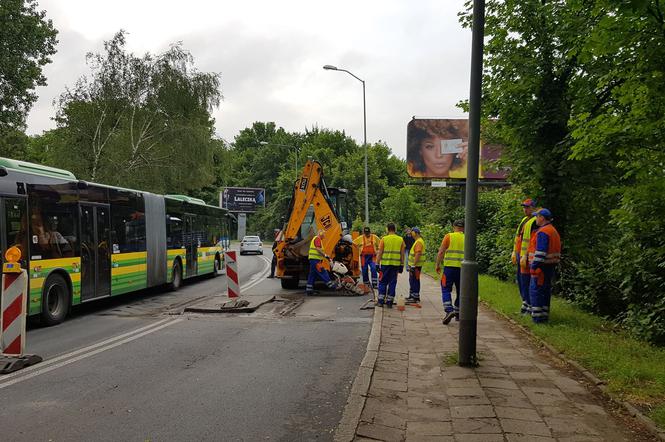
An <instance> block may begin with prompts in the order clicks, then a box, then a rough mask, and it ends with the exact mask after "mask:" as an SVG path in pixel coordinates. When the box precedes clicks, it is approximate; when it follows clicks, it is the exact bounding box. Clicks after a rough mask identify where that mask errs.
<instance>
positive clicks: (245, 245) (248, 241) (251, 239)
mask: <svg viewBox="0 0 665 442" xmlns="http://www.w3.org/2000/svg"><path fill="white" fill-rule="evenodd" d="M249 252H252V253H258V254H259V255H263V243H262V242H261V238H259V237H258V236H245V237H244V238H243V239H242V241H240V254H241V255H244V254H246V253H249Z"/></svg>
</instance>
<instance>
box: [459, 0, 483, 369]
mask: <svg viewBox="0 0 665 442" xmlns="http://www.w3.org/2000/svg"><path fill="white" fill-rule="evenodd" d="M472 26H473V27H472V28H471V31H472V40H471V87H470V93H469V152H468V157H467V158H468V162H467V173H466V209H465V212H464V260H463V261H462V275H461V287H460V292H461V299H460V325H459V365H461V366H463V367H469V366H475V365H477V363H478V359H477V356H476V335H477V330H478V262H477V261H476V227H477V226H476V223H477V220H478V165H479V161H480V100H481V98H482V79H483V37H484V34H485V29H484V28H485V0H474V1H473V25H472Z"/></svg>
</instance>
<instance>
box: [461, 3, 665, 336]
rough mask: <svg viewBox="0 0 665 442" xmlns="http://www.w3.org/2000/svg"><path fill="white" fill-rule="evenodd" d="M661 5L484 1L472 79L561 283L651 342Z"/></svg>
mask: <svg viewBox="0 0 665 442" xmlns="http://www.w3.org/2000/svg"><path fill="white" fill-rule="evenodd" d="M468 6H469V7H470V3H469V5H468ZM664 13H665V6H664V5H663V3H661V2H660V1H658V0H632V1H616V0H547V1H542V0H520V1H516V0H489V1H488V2H487V27H486V37H487V46H486V53H485V74H484V90H483V105H484V117H485V118H486V122H485V127H486V128H489V132H490V133H491V134H492V136H493V137H495V138H496V141H500V142H503V143H504V144H505V145H506V146H507V157H508V158H507V159H508V162H509V163H510V164H511V165H512V170H513V174H512V179H513V181H514V182H516V183H518V184H519V185H521V186H523V188H524V190H525V191H526V192H527V193H528V194H529V195H531V196H535V197H537V198H538V199H539V201H540V202H541V204H542V205H546V206H548V207H549V208H550V209H552V210H553V212H554V214H555V223H556V225H557V227H558V228H559V230H560V231H562V233H563V240H564V266H563V275H562V278H561V281H560V285H561V289H562V292H563V293H564V294H565V295H566V296H568V297H570V298H572V299H575V300H577V301H578V302H580V303H582V304H584V305H587V306H588V307H589V308H592V309H594V310H596V311H599V312H601V313H603V314H608V315H613V316H615V317H616V318H617V319H618V320H621V321H623V322H624V323H625V324H626V325H627V326H628V327H630V328H632V329H633V330H635V331H636V333H638V334H640V335H642V336H645V337H647V338H649V339H651V340H653V341H656V342H661V343H663V342H665V314H663V313H665V310H664V307H665V301H664V299H665V281H664V278H663V274H664V273H665V272H664V270H665V267H663V264H662V263H663V262H665V235H664V234H665V231H664V230H665V223H664V222H663V219H665V217H664V216H665V204H664V203H663V199H662V198H658V197H655V195H659V193H658V192H661V193H660V194H661V195H662V192H663V190H664V188H663V186H664V185H665V183H664V175H665V174H664V171H665V167H664V164H665V149H664V147H665V146H664V145H663V132H664V131H665V121H664V115H665V81H663V76H664V75H665V72H664V71H665V23H664V21H663V17H664ZM469 20H470V9H467V11H466V12H465V13H463V14H462V21H463V22H464V23H465V24H467V25H469V24H470V21H469Z"/></svg>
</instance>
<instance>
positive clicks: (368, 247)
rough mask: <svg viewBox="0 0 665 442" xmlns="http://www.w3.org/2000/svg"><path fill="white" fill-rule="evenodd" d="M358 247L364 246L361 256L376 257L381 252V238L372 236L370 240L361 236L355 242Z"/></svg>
mask: <svg viewBox="0 0 665 442" xmlns="http://www.w3.org/2000/svg"><path fill="white" fill-rule="evenodd" d="M353 242H354V243H355V244H357V245H362V250H361V251H360V254H361V255H376V253H377V252H378V251H379V237H378V236H376V235H375V234H373V233H372V234H371V235H370V237H369V238H367V237H365V235H361V236H359V237H358V238H356V239H355V240H354V241H353Z"/></svg>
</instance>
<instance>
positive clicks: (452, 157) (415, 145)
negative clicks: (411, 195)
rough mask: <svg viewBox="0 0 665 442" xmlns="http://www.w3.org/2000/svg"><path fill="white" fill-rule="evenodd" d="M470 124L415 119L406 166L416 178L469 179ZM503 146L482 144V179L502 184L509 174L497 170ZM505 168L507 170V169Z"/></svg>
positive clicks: (409, 133) (408, 130) (410, 128)
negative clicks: (500, 181) (499, 181)
mask: <svg viewBox="0 0 665 442" xmlns="http://www.w3.org/2000/svg"><path fill="white" fill-rule="evenodd" d="M468 142H469V120H468V119H466V118H459V119H416V118H414V119H413V120H411V121H409V124H408V126H407V128H406V163H407V171H408V173H409V176H412V177H414V178H460V179H464V178H466V172H467V170H466V169H467V165H466V157H467V152H468ZM502 149H503V146H501V145H498V144H485V143H483V142H482V140H481V148H480V167H479V171H478V172H479V176H480V177H481V178H484V179H489V180H503V179H506V177H507V176H508V170H507V169H505V168H500V167H497V164H498V161H499V160H500V158H501V151H502ZM504 167H505V166H504Z"/></svg>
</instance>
